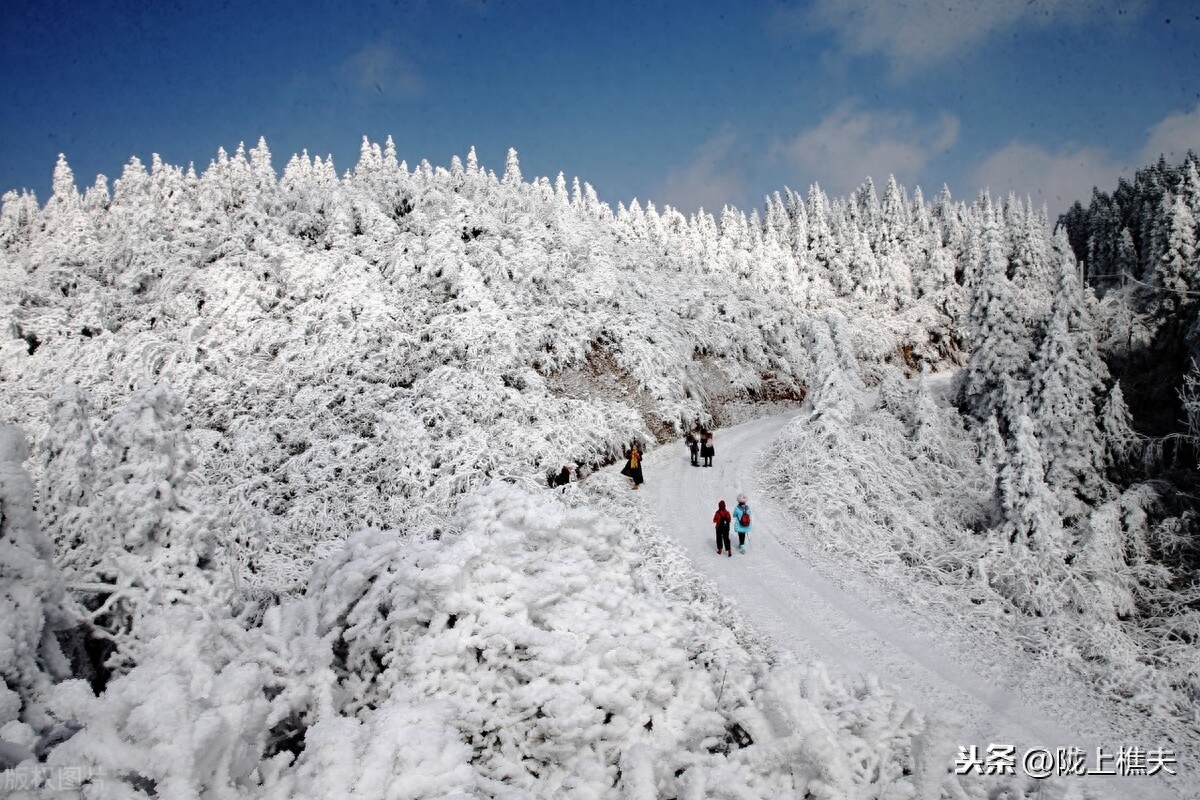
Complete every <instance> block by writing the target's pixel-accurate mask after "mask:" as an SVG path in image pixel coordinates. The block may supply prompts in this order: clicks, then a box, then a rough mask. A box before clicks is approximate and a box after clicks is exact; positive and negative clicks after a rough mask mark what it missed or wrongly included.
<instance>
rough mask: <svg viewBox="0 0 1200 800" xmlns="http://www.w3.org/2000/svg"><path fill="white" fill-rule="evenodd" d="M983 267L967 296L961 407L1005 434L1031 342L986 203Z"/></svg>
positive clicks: (1020, 393)
mask: <svg viewBox="0 0 1200 800" xmlns="http://www.w3.org/2000/svg"><path fill="white" fill-rule="evenodd" d="M983 217H984V218H983V229H982V240H981V246H982V254H981V256H982V263H981V266H980V267H979V279H978V281H977V283H976V284H975V286H974V288H973V289H972V293H971V311H970V315H969V326H970V327H969V331H970V342H971V358H970V361H968V362H967V366H966V368H964V369H963V370H962V372H961V373H960V377H959V394H960V397H961V403H962V406H963V408H964V409H965V410H966V411H967V412H968V413H969V414H970V415H971V416H972V417H974V418H975V419H976V420H978V421H981V422H982V421H983V420H986V419H987V418H988V417H989V416H991V415H992V414H995V415H996V416H997V419H998V421H999V423H1000V428H1001V431H1002V432H1004V433H1007V432H1008V431H1009V429H1010V427H1011V424H1012V422H1013V421H1014V420H1015V419H1016V416H1017V406H1016V404H1018V403H1021V402H1022V401H1023V400H1024V397H1025V395H1026V393H1027V392H1028V381H1029V366H1030V363H1031V361H1032V355H1033V342H1032V340H1031V337H1030V333H1029V330H1028V327H1027V323H1026V317H1025V309H1024V307H1023V305H1022V301H1021V296H1020V294H1019V292H1018V290H1017V287H1015V286H1014V285H1013V283H1012V281H1010V280H1009V278H1008V258H1007V255H1006V253H1005V250H1004V245H1003V241H1002V238H1001V233H1000V230H999V226H998V223H997V220H996V217H995V215H994V214H993V213H992V211H991V207H990V204H989V205H988V206H987V207H986V208H985V209H984V210H983Z"/></svg>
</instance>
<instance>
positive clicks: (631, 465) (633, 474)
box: [621, 442, 643, 489]
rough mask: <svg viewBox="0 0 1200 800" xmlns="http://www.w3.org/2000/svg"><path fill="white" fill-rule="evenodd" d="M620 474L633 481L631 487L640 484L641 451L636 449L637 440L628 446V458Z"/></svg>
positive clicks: (641, 481) (635, 487)
mask: <svg viewBox="0 0 1200 800" xmlns="http://www.w3.org/2000/svg"><path fill="white" fill-rule="evenodd" d="M621 474H622V475H624V476H626V477H627V478H629V480H631V481H633V488H634V489H637V488H638V487H639V486H641V485H642V483H643V479H642V451H641V450H639V449H638V446H637V442H634V443H633V446H632V447H630V448H629V460H628V461H626V462H625V468H624V469H623V470H621Z"/></svg>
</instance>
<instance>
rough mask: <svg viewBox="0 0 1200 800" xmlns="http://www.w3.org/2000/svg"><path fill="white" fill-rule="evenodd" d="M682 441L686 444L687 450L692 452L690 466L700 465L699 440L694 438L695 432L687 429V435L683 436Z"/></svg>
mask: <svg viewBox="0 0 1200 800" xmlns="http://www.w3.org/2000/svg"><path fill="white" fill-rule="evenodd" d="M683 441H684V443H685V444H687V448H688V452H689V453H691V454H692V466H693V467H698V466H700V442H699V440H697V439H696V434H694V433H692V432H691V431H688V433H687V436H684V437H683Z"/></svg>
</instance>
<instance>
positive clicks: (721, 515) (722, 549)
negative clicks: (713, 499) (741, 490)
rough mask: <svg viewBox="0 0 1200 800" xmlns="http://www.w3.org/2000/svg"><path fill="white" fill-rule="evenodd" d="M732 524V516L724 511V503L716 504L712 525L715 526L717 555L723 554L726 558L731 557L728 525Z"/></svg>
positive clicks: (731, 546)
mask: <svg viewBox="0 0 1200 800" xmlns="http://www.w3.org/2000/svg"><path fill="white" fill-rule="evenodd" d="M731 522H733V515H732V514H730V513H729V512H728V511H727V510H726V509H725V501H724V500H722V501H720V502H719V503H717V513H715V514H713V524H714V525H716V526H717V555H721V553H725V555H727V556H732V555H733V545H731V544H730V543H729V524H730V523H731Z"/></svg>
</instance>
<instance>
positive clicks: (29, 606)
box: [0, 425, 80, 768]
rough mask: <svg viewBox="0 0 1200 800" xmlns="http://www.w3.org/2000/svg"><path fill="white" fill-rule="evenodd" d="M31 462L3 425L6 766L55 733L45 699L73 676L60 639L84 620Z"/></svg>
mask: <svg viewBox="0 0 1200 800" xmlns="http://www.w3.org/2000/svg"><path fill="white" fill-rule="evenodd" d="M28 457H29V446H28V443H27V442H26V440H25V434H24V431H22V430H21V429H20V428H19V427H17V426H15V425H3V426H0V678H3V683H2V684H0V768H8V767H11V766H14V765H15V764H16V763H19V762H20V761H23V760H25V759H26V758H28V757H30V756H32V751H33V746H32V745H33V744H34V743H35V742H36V741H37V739H38V737H40V736H41V735H43V734H45V733H46V732H47V731H48V729H49V728H50V727H51V724H52V721H51V719H50V718H49V716H48V715H47V713H46V710H45V702H46V695H47V693H48V692H49V691H50V690H51V688H52V686H53V684H54V683H55V682H56V681H60V680H63V679H64V678H67V677H70V675H71V663H70V661H69V660H68V658H67V657H66V656H65V655H64V654H63V651H62V648H61V647H60V645H59V642H58V638H57V637H58V636H59V635H62V634H66V632H67V631H69V630H70V629H72V628H74V627H75V626H76V625H78V624H79V621H80V620H79V617H78V616H77V615H76V614H73V613H72V611H71V609H72V605H71V604H70V602H69V600H68V599H67V597H66V583H65V581H64V579H63V575H62V573H61V572H60V571H59V570H58V569H57V568H56V567H55V565H54V562H53V555H54V548H53V544H52V543H51V542H50V540H49V539H48V538H47V537H46V536H44V535H43V534H42V532H41V531H40V530H39V529H38V525H37V517H36V516H35V514H34V510H33V496H34V487H33V481H32V480H31V479H30V477H29V474H28V473H27V472H25V469H24V467H23V466H22V465H23V463H24V462H25V461H26V459H28ZM14 737H15V738H16V739H21V740H22V741H15V740H14Z"/></svg>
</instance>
